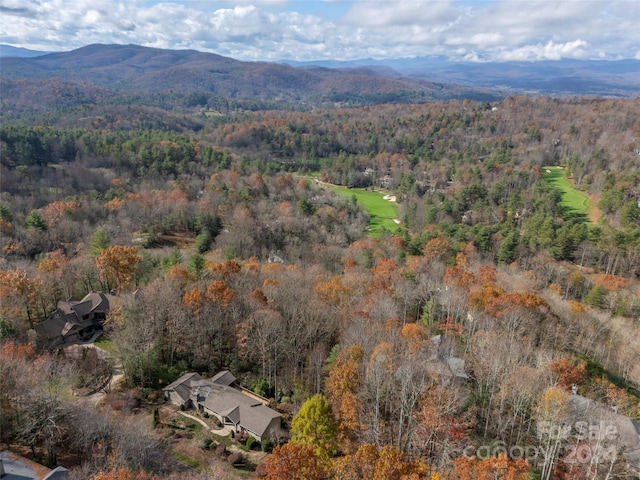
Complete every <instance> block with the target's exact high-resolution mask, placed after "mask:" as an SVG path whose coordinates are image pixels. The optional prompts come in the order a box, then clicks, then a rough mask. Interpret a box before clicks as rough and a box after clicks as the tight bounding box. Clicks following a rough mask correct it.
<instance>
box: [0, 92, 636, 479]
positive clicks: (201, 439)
mask: <svg viewBox="0 0 640 480" xmlns="http://www.w3.org/2000/svg"><path fill="white" fill-rule="evenodd" d="M187 97H188V98H187ZM196 97H197V96H195V94H189V95H187V96H185V98H184V99H183V100H181V101H180V102H173V103H172V106H171V107H170V108H167V105H163V104H160V103H158V104H157V105H150V104H142V103H136V102H134V101H129V100H131V99H129V100H127V101H128V102H129V104H122V103H119V102H112V101H110V100H108V99H107V100H105V101H98V100H96V98H97V97H94V98H93V99H92V101H91V102H90V103H85V104H84V105H80V106H74V105H71V104H66V105H61V106H59V108H57V109H50V110H49V111H47V112H39V111H37V109H34V110H32V111H30V112H29V113H24V112H20V113H15V115H14V117H11V116H10V115H9V116H8V115H7V114H5V115H4V117H3V118H4V119H5V120H4V121H3V123H2V125H1V126H0V148H1V153H0V157H1V158H0V162H1V163H0V168H1V172H0V174H1V179H0V181H1V185H0V192H1V196H0V244H1V245H0V246H1V248H2V258H1V259H0V269H1V270H0V298H1V299H2V301H1V307H0V308H1V309H0V339H1V342H2V351H1V355H2V367H0V368H1V372H0V373H1V377H0V382H1V383H0V407H1V408H2V425H0V433H1V441H2V442H3V444H4V445H6V446H8V447H9V448H12V449H13V448H15V449H22V450H21V451H23V452H24V454H25V455H31V457H32V458H36V459H40V460H41V461H42V462H43V463H48V464H49V465H51V466H53V465H56V464H63V465H65V466H67V467H68V468H70V469H71V470H72V473H73V474H75V475H76V476H77V478H92V479H102V480H107V479H111V478H125V479H129V478H211V476H213V478H235V476H236V475H240V474H243V475H245V476H246V475H252V476H255V477H265V478H268V479H287V478H291V479H294V478H295V479H297V478H299V479H303V478H304V479H324V478H332V479H333V478H335V479H395V478H397V479H400V478H406V479H413V478H415V479H418V478H431V479H458V478H460V479H485V478H486V479H489V478H491V479H493V478H505V479H506V478H509V479H529V478H540V479H545V480H548V479H551V478H554V479H584V478H594V479H595V478H620V479H624V478H637V470H634V469H635V468H638V467H640V465H638V461H637V456H634V455H637V454H638V452H639V451H640V444H638V442H637V441H636V443H635V444H633V443H630V442H629V441H627V437H625V435H626V431H625V430H624V426H625V425H634V424H633V421H640V403H639V402H640V398H639V397H640V336H639V333H640V332H639V330H640V323H639V322H640V283H639V281H640V100H638V99H631V100H620V99H615V100H614V99H594V98H566V99H554V98H549V97H526V96H517V97H508V98H506V99H504V100H503V101H499V102H491V103H482V102H476V101H471V100H451V101H447V102H434V103H427V104H423V105H397V104H396V105H376V106H365V107H361V108H335V109H312V110H310V111H293V110H257V109H256V110H253V109H247V108H242V107H241V106H240V105H239V104H238V103H237V102H236V103H228V102H227V103H225V104H224V106H222V103H221V100H220V99H219V98H218V97H213V96H211V97H207V96H205V97H203V98H199V97H198V98H196ZM93 102H95V103H93ZM208 102H211V104H209V103H208ZM72 103H73V102H72ZM551 167H562V170H563V172H564V175H565V177H566V179H567V180H568V181H569V182H570V184H571V188H572V189H573V190H575V191H579V192H582V193H583V194H584V195H585V197H586V198H588V205H590V207H589V208H587V209H585V210H584V211H578V210H576V209H574V208H571V207H569V206H567V205H566V203H565V201H564V199H563V195H566V192H564V191H563V190H562V189H559V188H558V187H557V186H556V185H555V184H553V183H552V182H551V181H550V180H549V178H548V176H546V175H545V173H546V172H547V171H548V170H549V168H551ZM332 185H343V186H348V187H350V188H353V189H354V191H356V190H357V189H367V190H369V191H371V190H375V191H382V192H385V193H390V194H393V195H394V196H395V199H396V200H397V203H398V206H399V211H400V215H399V218H398V226H397V228H396V229H394V230H393V231H391V230H385V231H383V232H382V233H380V234H375V235H372V234H371V232H370V231H369V229H368V225H369V218H370V212H368V211H367V210H366V208H365V206H364V205H363V204H362V203H361V202H359V201H358V200H357V198H356V197H355V196H354V197H353V198H351V199H349V198H345V197H343V196H338V195H337V194H336V193H335V192H334V190H333V189H332V187H331V186H332ZM91 291H94V292H105V293H106V292H111V294H112V295H113V296H114V298H116V299H117V302H116V303H117V307H116V308H112V310H111V311H110V312H109V318H108V321H107V323H106V325H105V327H106V328H105V333H104V335H103V339H102V340H101V341H100V342H99V345H102V348H104V349H107V350H110V353H111V355H110V356H109V357H108V358H107V359H101V358H98V357H96V356H95V355H94V354H87V353H84V354H83V355H81V356H80V357H79V358H72V356H71V355H69V354H68V352H66V350H63V349H55V350H50V349H49V350H48V349H42V348H38V342H36V340H35V339H34V330H33V329H34V327H36V326H37V325H39V324H41V323H42V322H44V321H45V320H46V319H47V318H49V317H50V316H51V314H52V313H53V312H54V311H55V310H56V307H57V305H58V302H59V301H61V300H68V299H72V298H73V299H80V298H82V297H84V296H85V295H86V294H87V293H88V292H91ZM116 365H117V366H118V368H121V369H122V372H123V374H124V378H123V381H122V382H121V383H120V385H119V387H118V388H117V389H114V390H112V391H109V392H108V393H107V395H106V396H105V398H104V400H103V401H102V402H100V404H99V405H98V406H94V405H92V404H91V402H86V401H84V400H83V398H84V397H83V396H82V395H80V394H78V392H81V391H84V390H87V388H88V386H90V385H91V384H92V383H95V382H96V381H99V380H100V379H101V378H104V376H105V375H108V374H109V373H110V372H111V370H112V369H113V368H114V366H116ZM34 366H35V368H34ZM220 370H229V371H231V372H233V374H234V375H235V376H236V377H238V379H239V382H240V383H241V385H242V386H244V387H246V388H248V389H250V390H252V391H254V392H256V393H258V394H260V395H262V396H264V397H266V398H269V399H271V402H272V406H273V407H274V408H277V409H278V410H279V411H280V412H282V413H283V419H284V420H283V425H282V432H281V433H282V435H280V436H279V437H278V438H273V439H269V441H263V442H262V448H263V450H264V451H265V454H264V457H262V458H261V459H260V461H259V462H255V464H252V463H251V460H250V457H248V453H246V454H243V455H245V457H244V460H242V459H240V460H239V457H237V456H236V457H235V458H234V460H231V458H232V456H233V455H231V456H229V457H228V461H227V462H225V461H223V460H222V458H223V456H221V455H219V454H216V453H215V452H214V451H215V450H216V449H215V448H213V449H212V448H210V447H211V445H212V443H216V442H218V443H219V439H217V440H215V441H214V440H212V438H211V437H207V434H206V432H197V434H196V436H195V438H194V439H193V441H192V443H193V445H192V446H191V450H189V451H186V453H185V451H182V452H181V453H180V455H181V456H176V454H175V450H176V448H175V446H174V443H172V442H174V441H175V439H174V437H172V436H171V435H169V436H168V434H167V431H170V432H173V431H174V430H176V428H175V425H173V427H171V425H170V423H171V422H170V421H169V420H166V419H165V418H164V417H163V416H162V415H160V416H157V415H158V414H156V413H154V414H153V415H152V414H151V413H150V412H152V411H157V410H154V409H158V408H162V407H163V400H162V397H163V395H162V391H161V389H162V387H163V386H166V385H167V384H169V383H171V382H173V381H174V380H175V379H177V378H178V377H180V376H181V375H182V374H184V373H186V372H191V371H197V372H200V373H201V374H202V375H203V376H205V375H208V376H211V375H213V374H215V373H216V372H218V371H220ZM70 392H76V394H75V395H71V393H70ZM578 399H579V400H578ZM580 402H583V404H585V402H589V403H588V404H589V405H590V406H591V408H592V410H591V413H590V414H587V415H586V417H585V416H584V415H583V414H582V415H581V413H580V408H578V406H579V405H578V404H580ZM594 412H596V413H597V412H608V413H607V415H608V414H610V416H609V417H606V415H605V414H604V413H603V414H602V415H605V416H604V417H602V416H599V415H600V413H597V415H596V413H594ZM583 413H584V412H583ZM595 418H597V421H595V420H594V419H595ZM602 418H607V419H608V420H607V422H608V423H607V424H606V427H613V429H614V430H615V433H611V432H609V431H608V434H607V435H601V434H600V432H599V431H597V432H596V434H593V435H584V431H585V428H586V427H585V426H588V427H589V433H591V432H592V430H591V427H592V426H593V425H592V424H593V423H594V422H595V425H601V424H602V423H603V421H602ZM580 422H585V423H580ZM598 422H600V423H598ZM625 422H630V423H625ZM549 425H551V427H552V428H546V429H545V426H547V427H548V426H549ZM635 425H637V423H636V424H635ZM559 427H562V428H559ZM172 428H173V430H172ZM192 436H193V435H192ZM248 443H249V442H247V444H248ZM245 447H246V445H245ZM254 449H255V447H254ZM634 449H638V450H634ZM195 450H197V455H203V456H204V457H203V458H205V459H206V460H201V461H200V463H199V464H198V466H197V467H194V468H190V469H185V468H183V467H184V465H183V464H180V463H175V462H174V463H172V462H171V461H168V460H167V459H168V458H171V459H174V460H175V458H178V459H181V460H182V461H183V462H184V461H185V458H188V457H189V456H191V457H194V458H195V456H196V453H193V451H195ZM223 450H224V448H223ZM250 451H251V445H249V446H248V448H247V452H250ZM203 452H204V453H203ZM532 452H535V453H536V454H535V455H533V454H532ZM218 453H219V452H218ZM525 453H526V454H525ZM65 462H66V463H65ZM187 463H188V462H187ZM234 463H235V464H236V467H233V466H232V465H230V464H234ZM238 465H243V467H242V468H240V467H238ZM247 470H249V471H250V473H246V471H247ZM241 472H245V473H241ZM239 478H241V477H239ZM245 478H246V477H245Z"/></svg>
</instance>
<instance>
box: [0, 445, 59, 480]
mask: <svg viewBox="0 0 640 480" xmlns="http://www.w3.org/2000/svg"><path fill="white" fill-rule="evenodd" d="M0 479H2V480H70V479H71V476H70V475H69V470H67V469H66V468H64V467H56V468H54V469H53V470H51V469H49V468H47V467H45V466H44V465H40V464H39V463H36V462H34V461H32V460H29V459H28V458H25V457H21V456H20V455H18V454H16V453H13V452H10V451H8V450H3V451H2V452H0Z"/></svg>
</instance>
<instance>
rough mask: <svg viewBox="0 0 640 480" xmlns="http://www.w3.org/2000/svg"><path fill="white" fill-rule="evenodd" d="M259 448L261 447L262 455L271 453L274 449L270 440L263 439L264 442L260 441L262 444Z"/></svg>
mask: <svg viewBox="0 0 640 480" xmlns="http://www.w3.org/2000/svg"><path fill="white" fill-rule="evenodd" d="M260 446H261V447H262V451H263V452H264V453H271V451H272V450H273V447H274V442H273V440H272V439H270V438H265V439H264V440H262V444H261V445H260Z"/></svg>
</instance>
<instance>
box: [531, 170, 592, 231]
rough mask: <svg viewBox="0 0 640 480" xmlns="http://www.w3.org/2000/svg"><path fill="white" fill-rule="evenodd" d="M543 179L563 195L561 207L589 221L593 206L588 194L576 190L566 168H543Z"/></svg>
mask: <svg viewBox="0 0 640 480" xmlns="http://www.w3.org/2000/svg"><path fill="white" fill-rule="evenodd" d="M542 169H543V178H544V179H545V180H546V181H547V182H548V183H549V184H550V185H551V186H553V187H555V188H557V189H558V190H560V192H561V193H562V202H561V205H562V207H564V208H565V209H566V210H567V212H568V213H569V214H577V215H583V216H584V217H585V218H586V219H587V221H588V220H589V214H590V212H591V209H592V208H593V205H592V203H591V199H590V198H589V196H588V195H587V194H585V193H584V192H581V191H580V190H577V189H575V188H574V186H573V184H572V183H571V181H570V180H569V179H568V178H567V170H566V169H565V168H564V167H552V166H548V167H542Z"/></svg>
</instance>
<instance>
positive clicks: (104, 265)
mask: <svg viewBox="0 0 640 480" xmlns="http://www.w3.org/2000/svg"><path fill="white" fill-rule="evenodd" d="M141 262H142V257H140V254H139V253H138V249H137V248H136V247H125V246H122V245H115V246H113V247H109V248H105V249H104V250H103V251H102V253H101V254H100V255H99V256H98V257H97V258H96V265H97V266H98V271H99V272H100V279H101V280H102V281H103V282H104V283H105V284H106V286H107V288H109V289H110V288H111V287H113V286H115V287H116V289H118V290H120V289H121V288H123V287H125V286H127V285H129V284H131V283H134V281H135V280H136V277H137V274H138V266H139V265H140V263H141Z"/></svg>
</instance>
